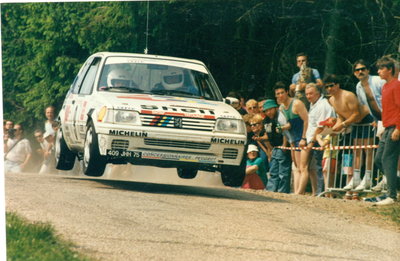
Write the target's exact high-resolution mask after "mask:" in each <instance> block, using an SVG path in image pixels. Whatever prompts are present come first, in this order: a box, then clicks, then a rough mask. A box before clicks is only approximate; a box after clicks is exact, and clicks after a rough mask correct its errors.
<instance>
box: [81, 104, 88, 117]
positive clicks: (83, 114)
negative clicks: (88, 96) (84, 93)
mask: <svg viewBox="0 0 400 261" xmlns="http://www.w3.org/2000/svg"><path fill="white" fill-rule="evenodd" d="M86 105H87V101H84V102H83V105H82V110H81V116H80V120H81V121H83V120H84V119H85V111H86Z"/></svg>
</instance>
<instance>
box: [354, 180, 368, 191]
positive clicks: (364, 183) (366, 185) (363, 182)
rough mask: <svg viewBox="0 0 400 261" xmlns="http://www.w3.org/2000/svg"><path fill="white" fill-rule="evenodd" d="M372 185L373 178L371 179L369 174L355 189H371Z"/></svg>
mask: <svg viewBox="0 0 400 261" xmlns="http://www.w3.org/2000/svg"><path fill="white" fill-rule="evenodd" d="M370 187H371V179H369V178H368V177H367V176H364V178H363V179H362V181H361V183H360V185H358V186H357V187H356V188H355V189H354V190H355V191H363V190H365V189H369V188H370Z"/></svg>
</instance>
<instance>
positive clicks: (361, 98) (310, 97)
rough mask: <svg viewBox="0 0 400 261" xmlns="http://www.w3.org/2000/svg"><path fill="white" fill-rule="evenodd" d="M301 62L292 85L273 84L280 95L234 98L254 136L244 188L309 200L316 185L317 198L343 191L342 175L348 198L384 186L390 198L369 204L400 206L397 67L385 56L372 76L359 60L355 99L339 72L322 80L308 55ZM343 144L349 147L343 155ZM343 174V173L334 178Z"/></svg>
mask: <svg viewBox="0 0 400 261" xmlns="http://www.w3.org/2000/svg"><path fill="white" fill-rule="evenodd" d="M296 62H297V66H298V68H299V72H297V73H296V74H294V75H293V77H292V82H291V83H290V85H286V84H284V83H283V82H277V83H276V84H275V86H274V87H273V91H274V94H275V97H261V98H258V99H256V98H255V97H250V98H248V99H247V100H246V98H244V97H243V96H242V95H241V94H240V93H239V92H230V93H229V94H228V99H229V100H230V101H231V105H232V106H233V107H234V108H235V109H237V110H238V112H239V113H240V114H241V115H242V116H243V120H244V121H245V123H246V128H247V133H248V144H247V168H246V176H245V179H244V182H243V184H242V188H252V189H266V190H268V191H273V192H283V193H290V192H293V193H295V194H305V193H306V191H307V188H308V184H310V190H311V194H312V195H324V196H326V197H333V196H334V194H332V193H329V192H328V193H323V192H324V191H325V192H327V190H326V189H327V188H337V187H335V184H337V182H338V181H337V180H336V179H337V176H339V179H340V180H339V183H340V184H343V185H342V186H340V187H339V188H338V189H339V190H342V191H347V192H346V195H345V197H346V198H347V199H358V193H359V192H362V191H366V190H372V191H377V192H378V191H382V189H383V188H384V187H386V188H387V194H382V195H381V196H378V197H373V198H365V199H364V200H365V201H367V202H372V203H374V204H376V205H387V204H392V203H394V202H395V201H396V200H397V183H398V181H397V180H398V176H400V174H399V169H400V168H399V166H400V162H399V154H400V150H399V149H398V147H399V145H400V141H399V136H400V82H399V80H398V79H399V66H398V64H397V61H396V60H394V59H392V58H390V57H387V56H384V57H382V58H381V59H379V60H378V61H377V62H376V67H377V69H378V74H379V76H375V75H370V72H371V67H370V64H368V63H367V62H366V61H364V60H362V59H360V60H358V61H356V62H355V63H354V64H353V71H352V73H353V75H354V76H355V77H356V78H357V80H358V83H357V85H356V93H353V92H351V91H348V90H345V89H343V88H342V85H343V83H342V79H341V78H340V77H338V76H336V75H334V74H328V75H326V76H325V77H324V78H323V79H322V78H321V76H320V74H319V72H318V70H317V69H314V68H310V67H309V66H308V57H307V55H306V54H304V53H300V54H298V55H297V56H296ZM378 142H379V146H377V150H376V153H373V149H374V148H376V147H374V146H373V145H376V144H377V143H378ZM333 145H335V146H333ZM338 145H343V146H344V145H346V146H350V147H347V150H346V152H345V151H344V150H343V149H341V148H343V146H341V147H340V146H339V147H337V146H338ZM374 154H375V155H374ZM339 162H341V164H339ZM383 162H384V164H383ZM374 166H375V167H376V168H375V171H379V173H383V178H382V180H381V182H379V183H377V184H373V178H372V177H373V172H374ZM338 172H340V173H341V175H335V174H337V173H338ZM343 173H344V175H342V174H343ZM255 174H257V175H255ZM343 179H344V181H343ZM373 185H375V186H373Z"/></svg>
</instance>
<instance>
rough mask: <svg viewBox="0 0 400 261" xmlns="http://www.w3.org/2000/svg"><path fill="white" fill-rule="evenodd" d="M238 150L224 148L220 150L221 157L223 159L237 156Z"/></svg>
mask: <svg viewBox="0 0 400 261" xmlns="http://www.w3.org/2000/svg"><path fill="white" fill-rule="evenodd" d="M238 152H239V151H238V150H237V149H229V148H226V149H224V151H223V152H222V157H223V158H224V159H236V158H237V156H238Z"/></svg>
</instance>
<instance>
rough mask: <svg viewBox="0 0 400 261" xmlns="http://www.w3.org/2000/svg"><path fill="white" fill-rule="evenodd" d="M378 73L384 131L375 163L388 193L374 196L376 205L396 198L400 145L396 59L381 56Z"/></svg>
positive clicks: (399, 91)
mask: <svg viewBox="0 0 400 261" xmlns="http://www.w3.org/2000/svg"><path fill="white" fill-rule="evenodd" d="M376 65H377V67H378V74H379V76H380V77H381V78H382V79H383V80H385V81H386V83H385V85H383V89H382V123H383V126H384V127H385V131H384V132H383V134H382V138H381V140H380V141H379V148H378V151H377V152H376V156H375V164H377V166H378V168H379V169H380V170H383V173H384V174H385V176H386V180H387V187H388V195H387V196H386V195H383V196H380V197H377V198H375V199H376V201H379V202H376V203H375V204H376V205H389V204H393V203H394V202H395V201H396V200H397V163H398V160H399V154H400V150H399V146H400V141H399V140H400V82H399V81H398V80H397V78H395V69H396V67H395V65H396V61H395V60H393V59H391V58H389V57H382V58H381V59H379V60H378V61H377V64H376Z"/></svg>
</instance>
